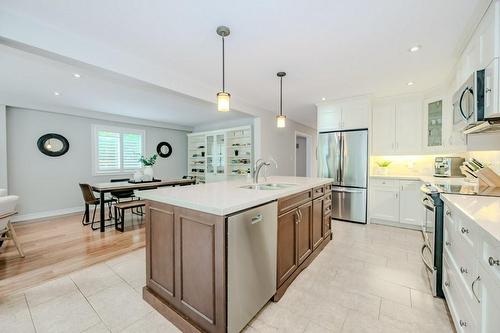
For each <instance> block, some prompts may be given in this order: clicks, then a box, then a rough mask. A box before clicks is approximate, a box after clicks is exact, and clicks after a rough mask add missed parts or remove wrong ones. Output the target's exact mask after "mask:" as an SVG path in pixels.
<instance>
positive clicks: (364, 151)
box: [318, 130, 368, 223]
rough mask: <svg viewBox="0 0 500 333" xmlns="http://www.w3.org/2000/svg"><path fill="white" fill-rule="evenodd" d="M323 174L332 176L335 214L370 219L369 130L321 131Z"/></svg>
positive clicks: (348, 218) (356, 219)
mask: <svg viewBox="0 0 500 333" xmlns="http://www.w3.org/2000/svg"><path fill="white" fill-rule="evenodd" d="M318 167H319V177H325V178H332V179H333V182H334V185H335V186H334V187H333V195H332V204H333V207H332V211H333V212H332V217H333V218H334V219H338V220H343V221H350V222H358V223H366V202H367V191H366V186H367V178H368V130H352V131H335V132H325V133H320V134H319V141H318Z"/></svg>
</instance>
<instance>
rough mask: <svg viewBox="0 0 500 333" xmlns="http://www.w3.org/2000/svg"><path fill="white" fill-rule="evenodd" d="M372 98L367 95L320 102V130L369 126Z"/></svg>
mask: <svg viewBox="0 0 500 333" xmlns="http://www.w3.org/2000/svg"><path fill="white" fill-rule="evenodd" d="M369 124H370V100H369V99H368V98H367V97H357V98H350V99H343V100H338V101H333V102H324V103H321V104H318V131H320V132H324V131H337V130H346V129H358V128H368V125H369Z"/></svg>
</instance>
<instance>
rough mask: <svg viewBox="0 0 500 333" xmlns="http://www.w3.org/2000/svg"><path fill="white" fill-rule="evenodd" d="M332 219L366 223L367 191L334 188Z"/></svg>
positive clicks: (362, 189)
mask: <svg viewBox="0 0 500 333" xmlns="http://www.w3.org/2000/svg"><path fill="white" fill-rule="evenodd" d="M332 218H334V219H338V220H345V221H351V222H358V223H366V189H364V188H349V187H336V186H334V187H333V188H332Z"/></svg>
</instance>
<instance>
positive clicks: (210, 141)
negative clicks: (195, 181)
mask: <svg viewBox="0 0 500 333" xmlns="http://www.w3.org/2000/svg"><path fill="white" fill-rule="evenodd" d="M225 141H226V140H225V134H224V133H214V134H210V135H207V176H208V177H209V178H212V179H213V178H214V177H215V178H216V177H217V176H224V175H225V169H226V158H225V149H226V145H225Z"/></svg>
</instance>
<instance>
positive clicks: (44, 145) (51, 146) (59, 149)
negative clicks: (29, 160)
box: [36, 133, 69, 157]
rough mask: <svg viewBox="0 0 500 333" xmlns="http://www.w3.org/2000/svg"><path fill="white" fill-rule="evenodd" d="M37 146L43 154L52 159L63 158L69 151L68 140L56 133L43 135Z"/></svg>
mask: <svg viewBox="0 0 500 333" xmlns="http://www.w3.org/2000/svg"><path fill="white" fill-rule="evenodd" d="M36 145H37V146H38V150H40V152H41V153H42V154H45V155H47V156H51V157H57V156H62V155H64V154H66V153H67V152H68V150H69V142H68V140H67V139H66V138H65V137H64V136H62V135H60V134H55V133H48V134H45V135H42V136H41V137H40V138H39V139H38V141H37V143H36Z"/></svg>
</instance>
